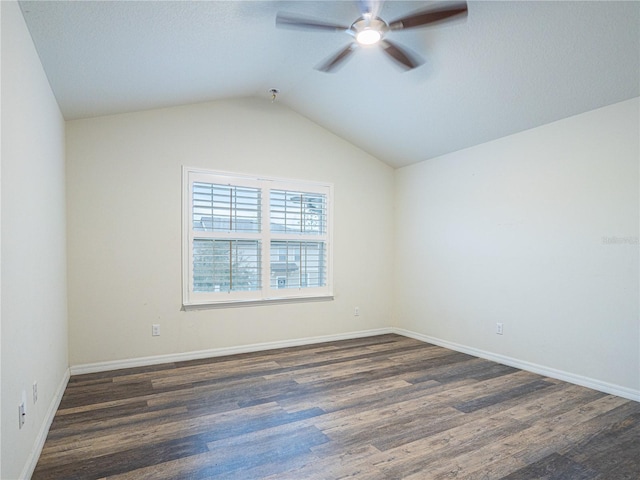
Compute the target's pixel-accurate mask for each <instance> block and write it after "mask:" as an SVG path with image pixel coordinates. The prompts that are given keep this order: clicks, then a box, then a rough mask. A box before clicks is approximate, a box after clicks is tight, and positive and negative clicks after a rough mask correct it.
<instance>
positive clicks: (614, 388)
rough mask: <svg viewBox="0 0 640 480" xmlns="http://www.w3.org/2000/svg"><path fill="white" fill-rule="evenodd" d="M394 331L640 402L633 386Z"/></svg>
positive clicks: (407, 332)
mask: <svg viewBox="0 0 640 480" xmlns="http://www.w3.org/2000/svg"><path fill="white" fill-rule="evenodd" d="M392 332H393V333H397V334H398V335H403V336H405V337H410V338H413V339H415V340H420V341H421V342H426V343H432V344H434V345H438V346H440V347H445V348H448V349H450V350H455V351H456V352H462V353H467V354H469V355H473V356H474V357H480V358H484V359H486V360H491V361H494V362H498V363H501V364H503V365H508V366H510V367H515V368H519V369H521V370H526V371H528V372H533V373H537V374H539V375H544V376H546V377H550V378H555V379H557V380H562V381H564V382H569V383H574V384H576V385H580V386H581V387H587V388H591V389H593V390H598V391H599V392H604V393H609V394H611V395H617V396H618V397H622V398H627V399H629V400H635V401H636V402H640V390H634V389H632V388H627V387H622V386H620V385H614V384H612V383H607V382H603V381H601V380H597V379H595V378H589V377H584V376H582V375H576V374H575V373H570V372H565V371H563V370H557V369H555V368H551V367H547V366H544V365H538V364H537V363H531V362H527V361H525V360H519V359H517V358H513V357H507V356H505V355H500V354H497V353H491V352H487V351H484V350H480V349H477V348H473V347H468V346H465V345H460V344H458V343H453V342H449V341H447V340H442V339H439V338H435V337H430V336H429V335H423V334H421V333H416V332H412V331H410V330H405V329H404V328H396V327H393V328H392Z"/></svg>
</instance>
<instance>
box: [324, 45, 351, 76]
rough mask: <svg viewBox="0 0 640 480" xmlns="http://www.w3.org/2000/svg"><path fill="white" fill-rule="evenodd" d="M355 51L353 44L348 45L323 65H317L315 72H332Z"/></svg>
mask: <svg viewBox="0 0 640 480" xmlns="http://www.w3.org/2000/svg"><path fill="white" fill-rule="evenodd" d="M355 49H356V44H355V43H350V44H349V45H347V46H346V47H345V48H343V49H342V50H340V51H339V52H338V53H336V54H335V55H333V56H332V57H330V58H329V59H327V60H326V61H325V62H324V63H322V64H320V65H318V66H317V67H316V70H320V71H321V72H327V73H329V72H332V71H334V70H335V69H336V68H338V67H339V66H340V64H342V63H343V62H344V61H345V60H346V59H347V58H348V57H349V55H351V54H352V53H353V52H354V51H355Z"/></svg>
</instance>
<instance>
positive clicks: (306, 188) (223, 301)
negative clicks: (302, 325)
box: [182, 166, 333, 309]
mask: <svg viewBox="0 0 640 480" xmlns="http://www.w3.org/2000/svg"><path fill="white" fill-rule="evenodd" d="M194 182H203V183H212V184H219V185H234V186H243V187H253V188H260V189H261V192H262V198H261V208H262V210H261V229H260V232H258V233H255V232H228V233H227V232H217V233H215V234H214V233H210V232H201V231H196V230H194V229H193V215H192V209H193V202H192V198H193V190H192V187H193V184H194ZM272 189H273V190H290V191H297V192H304V193H311V194H314V193H315V194H322V195H325V198H326V217H327V218H326V229H325V232H324V233H323V234H321V235H319V234H309V233H281V232H272V231H271V217H270V197H269V192H270V190H272ZM332 231H333V185H332V184H329V183H319V182H309V181H298V180H288V179H278V178H263V177H254V176H247V175H241V174H235V173H229V172H220V171H210V170H204V169H198V168H193V167H187V166H183V167H182V305H183V308H184V309H192V308H207V307H210V308H212V307H226V306H242V305H250V304H266V303H278V302H299V301H312V300H332V299H333V252H332V245H333V242H332ZM225 237H227V238H229V239H239V240H244V239H247V240H258V241H260V247H261V266H262V267H261V289H259V290H253V291H232V292H194V288H193V240H194V238H225ZM272 240H273V241H276V240H290V241H300V242H307V241H308V242H323V243H324V244H325V254H326V273H325V283H326V284H325V285H324V286H319V287H300V288H271V282H270V274H271V268H270V262H271V259H270V258H271V255H270V247H271V241H272Z"/></svg>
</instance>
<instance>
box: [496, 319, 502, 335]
mask: <svg viewBox="0 0 640 480" xmlns="http://www.w3.org/2000/svg"><path fill="white" fill-rule="evenodd" d="M496 333H497V334H498V335H502V333H503V332H502V323H500V322H498V323H496Z"/></svg>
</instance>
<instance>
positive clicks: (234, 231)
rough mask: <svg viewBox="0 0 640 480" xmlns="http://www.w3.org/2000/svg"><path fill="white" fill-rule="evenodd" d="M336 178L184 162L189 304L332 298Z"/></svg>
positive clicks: (185, 281) (185, 277) (185, 275)
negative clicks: (304, 178) (292, 177)
mask: <svg viewBox="0 0 640 480" xmlns="http://www.w3.org/2000/svg"><path fill="white" fill-rule="evenodd" d="M331 193H332V187H331V185H326V184H318V183H309V182H296V181H289V180H277V179H262V178H250V177H244V176H239V175H233V174H226V173H217V172H207V171H202V170H196V169H191V168H186V167H185V168H184V169H183V212H184V220H183V304H184V306H185V307H189V306H198V305H218V304H229V303H241V302H269V301H283V300H295V299H309V298H326V297H329V298H331V295H332V293H331V292H332V289H331V242H330V220H331V213H330V206H331Z"/></svg>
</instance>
